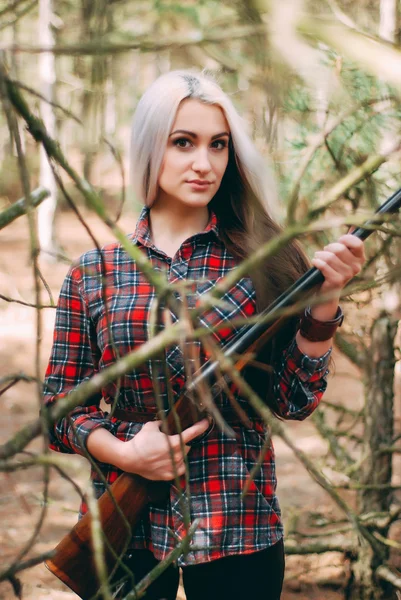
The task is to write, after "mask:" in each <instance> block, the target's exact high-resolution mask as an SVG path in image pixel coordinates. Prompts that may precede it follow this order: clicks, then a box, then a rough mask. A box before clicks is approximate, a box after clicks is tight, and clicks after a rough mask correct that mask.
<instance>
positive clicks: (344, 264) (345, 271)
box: [312, 233, 366, 297]
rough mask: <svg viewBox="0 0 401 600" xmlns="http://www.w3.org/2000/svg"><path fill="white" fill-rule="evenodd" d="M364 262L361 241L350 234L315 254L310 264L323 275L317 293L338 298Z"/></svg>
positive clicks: (363, 250)
mask: <svg viewBox="0 0 401 600" xmlns="http://www.w3.org/2000/svg"><path fill="white" fill-rule="evenodd" d="M365 260H366V256H365V249H364V245H363V242H362V240H360V239H359V238H357V237H355V236H354V235H351V234H350V233H347V234H345V235H343V236H341V237H340V239H339V240H338V241H337V242H333V243H331V244H328V245H327V246H325V247H324V248H323V250H319V251H317V252H315V254H314V257H313V259H312V264H313V266H314V267H316V268H317V269H319V271H321V272H322V274H323V275H324V282H323V283H322V286H321V288H320V290H319V292H320V293H321V294H326V293H327V294H330V295H333V296H334V297H335V296H337V293H338V297H340V294H341V290H342V289H343V288H344V287H345V286H346V285H347V283H348V282H349V281H351V279H352V278H353V277H355V275H357V274H358V273H359V272H360V271H361V269H362V266H363V264H364V262H365Z"/></svg>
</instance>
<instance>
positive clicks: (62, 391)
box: [44, 267, 112, 454]
mask: <svg viewBox="0 0 401 600" xmlns="http://www.w3.org/2000/svg"><path fill="white" fill-rule="evenodd" d="M98 355H99V350H98V347H97V343H96V331H95V327H94V324H93V322H92V320H91V318H90V316H89V315H88V310H87V302H86V301H85V297H84V294H83V290H82V282H81V274H80V269H79V268H78V267H72V268H71V269H70V271H69V273H68V275H67V277H66V278H65V280H64V283H63V286H62V288H61V292H60V296H59V301H58V305H57V312H56V321H55V327H54V337H53V347H52V351H51V355H50V360H49V364H48V367H47V370H46V375H45V382H44V404H45V405H46V406H49V405H51V404H53V403H54V402H57V399H59V398H64V397H65V396H67V395H68V394H70V393H71V392H72V391H73V390H75V388H76V387H77V386H78V385H79V384H80V383H82V382H83V381H87V380H89V379H90V378H91V377H92V376H93V375H94V374H95V373H97V370H98ZM101 398H102V394H101V393H99V394H96V395H94V396H92V397H91V398H89V399H88V401H87V402H86V404H85V405H84V406H77V407H76V408H74V409H73V410H72V411H71V412H70V413H69V414H68V415H67V416H66V417H64V418H62V419H60V421H58V422H57V423H55V424H54V425H52V426H51V427H50V431H49V436H50V444H49V445H50V448H51V449H53V450H56V451H57V452H66V453H70V454H72V453H78V454H85V450H84V449H85V447H86V441H87V438H88V435H89V434H90V432H91V431H93V430H94V429H96V428H97V427H105V428H107V429H109V430H111V428H112V424H111V422H110V420H109V419H108V418H107V415H108V413H106V412H103V411H102V410H101V409H100V406H99V405H100V401H101Z"/></svg>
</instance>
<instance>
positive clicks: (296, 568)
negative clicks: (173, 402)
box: [0, 212, 401, 600]
mask: <svg viewBox="0 0 401 600" xmlns="http://www.w3.org/2000/svg"><path fill="white" fill-rule="evenodd" d="M85 216H86V217H87V221H88V223H89V224H90V226H91V228H92V231H93V232H94V233H95V235H96V237H97V239H98V240H99V241H100V243H105V242H107V241H110V240H111V239H112V236H111V234H110V232H109V231H108V230H107V229H106V227H105V226H104V225H103V224H102V223H100V222H99V220H98V219H97V218H96V217H94V216H90V215H85ZM120 224H121V226H122V227H123V229H124V230H126V231H127V232H128V231H132V230H133V228H134V225H135V217H134V216H132V215H131V216H126V215H125V216H124V217H123V219H122V220H121V222H120ZM57 231H58V235H59V238H60V243H61V245H62V247H63V248H64V250H65V252H66V253H67V255H68V256H70V257H71V258H77V257H78V256H79V255H80V254H81V253H82V252H84V251H85V250H87V249H89V248H91V247H93V242H92V241H91V240H90V238H89V236H88V234H87V233H86V232H85V231H84V230H83V228H82V226H81V225H80V224H79V223H78V222H77V220H76V218H75V217H74V216H73V215H71V214H70V213H66V212H63V213H62V214H61V215H60V216H59V219H58V226H57ZM28 246H29V232H28V229H27V225H26V219H25V218H21V219H18V220H17V221H15V222H14V223H13V224H12V225H11V226H9V227H7V228H6V229H4V230H3V231H1V232H0V293H1V294H3V295H5V296H10V297H13V298H17V299H20V300H25V301H28V302H33V301H34V300H33V299H34V293H33V280H32V268H31V266H30V261H29V255H28ZM41 268H42V272H43V275H44V277H45V279H46V281H47V282H48V284H49V286H50V289H51V291H52V293H53V295H54V297H55V298H57V295H58V292H59V289H60V286H61V283H62V280H63V278H64V276H65V274H66V272H67V269H68V265H67V264H63V263H46V262H43V263H41ZM45 298H46V293H43V294H42V299H45ZM54 314H55V311H54V310H53V309H51V308H49V309H46V310H43V331H42V349H41V361H40V365H41V375H42V376H43V373H44V369H45V367H46V363H47V360H48V356H49V352H50V346H51V341H52V330H53V323H54ZM0 323H1V325H0V331H1V334H0V377H1V376H3V375H6V374H10V373H17V372H21V371H23V372H25V373H28V374H31V375H33V374H34V372H35V366H34V357H35V311H34V309H32V308H30V307H26V306H22V305H21V304H16V303H8V302H5V301H3V300H1V299H0ZM325 400H326V401H330V402H333V403H336V404H346V405H347V406H348V407H349V408H353V409H357V410H359V409H360V408H361V406H362V403H363V386H362V383H361V376H360V373H359V372H358V370H357V369H356V368H355V367H354V366H353V365H352V364H350V363H349V362H348V361H346V360H345V359H344V358H343V357H342V356H341V355H339V354H338V353H335V372H334V374H333V375H331V376H330V380H329V386H328V390H327V392H326V395H325ZM1 408H2V413H1V420H0V443H4V442H5V441H6V440H7V439H9V438H10V437H11V436H12V434H13V433H15V432H17V431H18V430H19V429H20V428H21V427H22V426H23V425H25V424H27V423H29V422H30V421H31V420H33V419H34V418H36V416H37V414H38V401H37V399H36V390H35V386H34V385H32V384H28V383H19V384H18V385H16V386H14V387H12V388H11V389H10V390H8V391H7V392H6V393H5V394H3V395H2V397H1ZM396 410H397V415H396V416H397V419H398V420H397V423H398V427H400V420H399V417H400V412H401V410H400V408H399V397H398V407H397V409H396ZM285 425H286V427H288V429H289V431H290V432H291V437H292V439H293V440H294V441H295V443H296V445H297V446H298V447H299V448H302V450H303V451H304V452H306V453H307V454H308V455H309V456H310V457H311V458H313V459H314V461H315V462H316V463H317V464H319V463H320V461H321V459H323V457H324V456H325V454H326V452H327V447H326V444H325V443H324V442H323V441H322V440H321V438H320V437H319V436H318V435H317V434H316V431H315V428H314V426H313V423H312V421H311V419H309V420H306V421H304V422H295V423H285ZM41 444H42V442H41V441H40V440H35V442H33V443H31V444H30V445H29V446H28V448H27V450H30V451H38V450H40V448H41ZM275 449H276V456H277V475H278V482H279V484H278V495H279V499H280V502H281V506H282V511H283V519H284V523H285V526H286V529H287V532H288V530H289V529H290V526H291V523H294V522H295V520H296V519H298V521H297V523H298V525H297V527H298V529H299V530H301V531H303V532H310V531H312V530H314V531H319V529H316V526H317V525H318V524H319V523H320V524H322V523H324V522H325V521H327V520H328V521H330V520H331V521H332V520H334V521H340V520H341V519H343V516H342V515H341V513H340V512H339V511H338V509H337V508H336V507H335V506H334V505H333V503H332V501H331V499H330V498H329V496H328V495H327V494H326V492H325V491H324V490H323V489H322V488H321V487H319V486H318V485H317V484H316V483H315V482H314V481H313V480H312V479H311V477H310V475H309V474H308V473H307V471H306V470H305V469H304V467H303V466H302V465H301V463H300V462H299V460H298V458H297V457H296V456H295V455H294V454H293V452H292V451H291V450H290V449H289V448H288V447H286V446H285V444H284V443H283V442H282V441H281V439H277V438H276V439H275ZM65 459H66V463H67V471H68V473H69V474H70V475H71V476H72V477H73V478H74V480H75V481H77V483H78V484H79V485H82V486H84V485H85V482H86V480H87V478H88V467H87V464H86V462H85V460H84V459H82V458H81V457H79V456H72V457H71V456H69V455H65ZM394 463H395V465H394V466H395V469H394V484H396V485H400V484H401V461H400V460H399V457H396V459H395V460H394ZM42 477H43V473H42V471H41V470H40V469H39V468H35V469H31V470H29V471H20V472H16V473H6V474H5V473H1V474H0V482H1V492H0V561H1V565H2V566H1V567H0V570H1V571H2V570H3V568H4V567H5V566H6V565H7V564H9V563H10V562H11V561H12V560H13V559H14V558H15V557H16V556H17V555H18V552H19V551H20V550H21V549H22V548H23V547H24V546H25V544H26V543H27V541H28V540H29V538H30V536H31V534H32V532H33V530H34V526H35V523H36V520H37V518H38V516H39V514H40V511H41V507H42V502H41V494H42V490H43V481H42ZM49 496H50V498H49V506H48V511H47V514H46V518H45V523H44V526H43V527H42V529H41V532H40V535H39V537H38V539H37V542H36V544H35V547H34V549H33V550H31V552H30V554H29V555H28V556H34V555H37V554H40V553H42V552H45V551H48V550H50V549H52V548H54V546H55V545H56V544H57V543H58V541H59V540H60V539H61V538H62V536H63V535H64V534H65V533H67V531H69V529H70V528H71V527H72V526H73V525H74V523H75V522H76V518H77V515H76V510H77V506H78V504H79V499H78V496H77V493H76V492H75V491H74V490H73V488H72V486H71V484H70V483H69V482H68V481H66V480H65V479H62V478H61V477H59V476H58V475H57V474H55V473H54V471H52V474H51V482H50V494H49ZM344 497H346V499H347V500H348V501H349V502H350V503H351V504H353V503H354V498H353V495H352V493H351V492H347V493H346V494H344ZM399 500H401V497H400V496H399ZM313 527H315V529H313ZM392 537H394V539H398V540H400V539H401V531H400V528H399V529H398V531H394V532H393V533H392ZM398 566H399V567H400V566H401V565H400V564H399V563H398ZM347 577H348V563H347V560H345V559H344V556H343V555H342V554H341V553H333V552H331V553H326V554H322V555H317V554H314V555H311V556H308V557H302V556H288V557H287V565H286V578H285V587H284V592H283V595H282V598H283V600H306V599H310V600H318V599H319V600H320V599H322V598H324V599H325V600H340V599H342V598H344V585H345V583H346V581H347ZM19 578H20V580H21V582H22V584H23V598H24V599H25V600H74V598H76V597H77V596H76V595H75V594H73V593H72V592H71V591H69V590H68V589H67V588H66V587H65V586H64V585H63V584H62V583H60V582H59V581H58V580H57V579H56V578H55V577H54V576H53V575H52V574H51V573H50V572H49V571H48V570H47V569H46V568H45V567H44V566H43V565H42V564H40V565H38V566H35V567H33V568H30V569H28V570H25V571H23V572H22V573H21V574H20V575H19ZM180 594H181V596H180V597H181V599H184V598H185V595H184V593H183V592H182V591H181V592H180ZM14 597H15V596H14V595H13V592H12V589H11V586H10V584H9V583H8V582H5V583H0V600H11V599H12V598H14Z"/></svg>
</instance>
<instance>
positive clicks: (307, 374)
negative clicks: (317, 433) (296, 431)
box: [273, 339, 331, 421]
mask: <svg viewBox="0 0 401 600" xmlns="http://www.w3.org/2000/svg"><path fill="white" fill-rule="evenodd" d="M330 355H331V349H330V350H328V351H327V352H326V353H325V354H324V355H323V356H320V357H319V358H311V357H310V356H308V355H307V354H304V353H303V352H301V350H300V349H299V348H298V346H297V343H296V341H295V339H294V340H293V341H292V342H291V343H290V345H289V346H288V347H287V349H286V350H285V351H284V353H283V355H282V358H281V361H280V362H279V363H278V364H277V365H276V368H275V376H274V388H273V389H274V395H275V398H276V401H277V407H278V413H279V415H280V416H281V417H282V418H283V419H294V420H297V421H302V420H303V419H305V418H306V417H308V416H309V415H310V414H312V412H313V411H314V410H315V408H317V406H318V405H319V402H320V400H321V399H322V396H323V394H324V392H325V390H326V387H327V375H328V374H329V370H328V364H329V359H330Z"/></svg>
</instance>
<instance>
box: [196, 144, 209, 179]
mask: <svg viewBox="0 0 401 600" xmlns="http://www.w3.org/2000/svg"><path fill="white" fill-rule="evenodd" d="M192 168H193V170H194V171H196V172H198V173H208V172H209V171H210V170H211V168H212V166H211V164H210V160H209V154H208V149H207V148H198V149H197V152H196V155H195V157H194V162H193V165H192Z"/></svg>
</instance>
